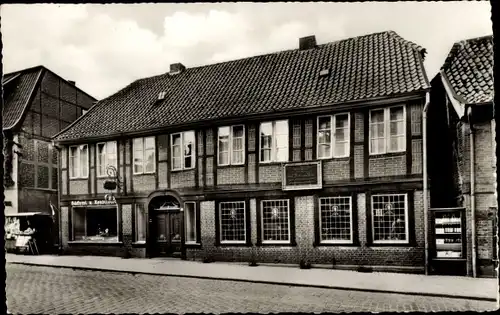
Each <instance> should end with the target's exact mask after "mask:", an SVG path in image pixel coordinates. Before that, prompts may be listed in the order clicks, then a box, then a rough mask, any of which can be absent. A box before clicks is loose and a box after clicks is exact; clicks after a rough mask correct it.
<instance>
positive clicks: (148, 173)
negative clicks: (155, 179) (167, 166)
mask: <svg viewBox="0 0 500 315" xmlns="http://www.w3.org/2000/svg"><path fill="white" fill-rule="evenodd" d="M154 174H156V172H147V173H133V174H132V175H133V176H146V175H154Z"/></svg>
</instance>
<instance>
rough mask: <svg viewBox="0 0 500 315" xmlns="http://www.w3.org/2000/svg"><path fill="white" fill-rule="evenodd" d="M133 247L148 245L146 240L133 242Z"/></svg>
mask: <svg viewBox="0 0 500 315" xmlns="http://www.w3.org/2000/svg"><path fill="white" fill-rule="evenodd" d="M132 247H146V241H137V242H133V243H132Z"/></svg>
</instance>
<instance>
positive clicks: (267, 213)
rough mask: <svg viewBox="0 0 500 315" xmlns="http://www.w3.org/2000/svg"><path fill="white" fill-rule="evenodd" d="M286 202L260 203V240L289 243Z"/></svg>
mask: <svg viewBox="0 0 500 315" xmlns="http://www.w3.org/2000/svg"><path fill="white" fill-rule="evenodd" d="M289 219H290V218H289V209H288V200H265V201H262V240H263V241H269V242H272V241H278V242H289V241H290V230H289V226H288V225H289Z"/></svg>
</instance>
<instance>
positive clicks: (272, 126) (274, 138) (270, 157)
mask: <svg viewBox="0 0 500 315" xmlns="http://www.w3.org/2000/svg"><path fill="white" fill-rule="evenodd" d="M287 161H288V120H276V121H270V122H263V123H261V124H260V162H261V163H270V162H287Z"/></svg>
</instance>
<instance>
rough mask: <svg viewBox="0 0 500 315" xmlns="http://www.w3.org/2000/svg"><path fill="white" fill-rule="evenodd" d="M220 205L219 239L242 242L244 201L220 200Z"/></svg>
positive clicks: (244, 234) (243, 238)
mask: <svg viewBox="0 0 500 315" xmlns="http://www.w3.org/2000/svg"><path fill="white" fill-rule="evenodd" d="M219 207H220V227H221V229H220V231H221V235H220V240H221V241H222V242H224V241H233V242H244V241H245V240H246V229H245V202H221V203H220V204H219Z"/></svg>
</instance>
